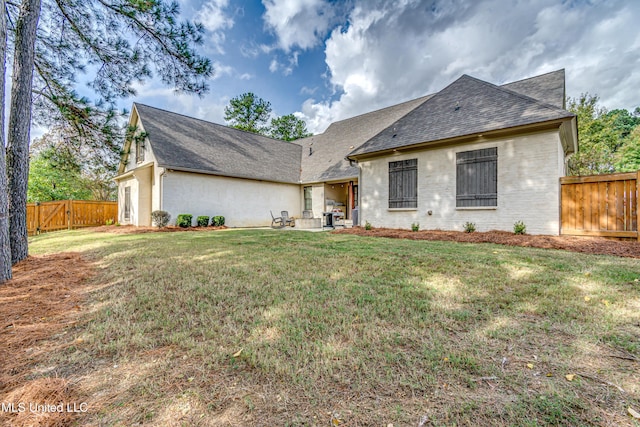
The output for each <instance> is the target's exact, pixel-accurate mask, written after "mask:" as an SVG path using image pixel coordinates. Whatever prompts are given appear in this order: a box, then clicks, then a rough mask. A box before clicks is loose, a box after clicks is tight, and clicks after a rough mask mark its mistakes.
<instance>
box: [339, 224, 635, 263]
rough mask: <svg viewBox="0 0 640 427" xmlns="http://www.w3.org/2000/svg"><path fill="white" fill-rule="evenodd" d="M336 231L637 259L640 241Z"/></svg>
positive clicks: (355, 229) (505, 233)
mask: <svg viewBox="0 0 640 427" xmlns="http://www.w3.org/2000/svg"><path fill="white" fill-rule="evenodd" d="M334 233H338V234H354V235H358V236H368V237H390V238H394V239H411V240H441V241H452V242H464V243H496V244H499V245H508V246H524V247H533V248H543V249H562V250H567V251H572V252H582V253H587V254H598V255H614V256H620V257H629V258H640V242H638V241H623V240H611V239H605V238H596V237H573V236H546V235H528V234H525V235H516V234H513V233H510V232H508V231H486V232H474V233H464V232H461V231H442V230H422V231H411V230H400V229H392V228H373V229H371V230H365V229H364V228H363V227H353V228H345V229H343V230H336V231H334Z"/></svg>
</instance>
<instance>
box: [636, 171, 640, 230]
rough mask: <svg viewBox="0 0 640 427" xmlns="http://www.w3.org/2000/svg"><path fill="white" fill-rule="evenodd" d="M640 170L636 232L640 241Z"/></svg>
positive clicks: (637, 176) (639, 172)
mask: <svg viewBox="0 0 640 427" xmlns="http://www.w3.org/2000/svg"><path fill="white" fill-rule="evenodd" d="M639 220H640V170H639V171H638V173H637V174H636V233H638V234H637V236H638V237H637V238H638V241H639V242H640V221H639Z"/></svg>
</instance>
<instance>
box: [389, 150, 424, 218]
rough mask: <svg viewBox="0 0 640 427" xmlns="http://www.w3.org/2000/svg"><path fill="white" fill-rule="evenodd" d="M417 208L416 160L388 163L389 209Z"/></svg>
mask: <svg viewBox="0 0 640 427" xmlns="http://www.w3.org/2000/svg"><path fill="white" fill-rule="evenodd" d="M417 207H418V159H410V160H401V161H398V162H389V208H417Z"/></svg>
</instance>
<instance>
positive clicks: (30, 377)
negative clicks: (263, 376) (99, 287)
mask: <svg viewBox="0 0 640 427" xmlns="http://www.w3.org/2000/svg"><path fill="white" fill-rule="evenodd" d="M94 274H95V270H94V267H93V265H92V264H91V263H90V262H89V261H87V260H85V259H84V258H83V257H82V256H81V255H80V254H78V253H72V252H67V253H59V254H53V255H40V256H30V257H28V258H27V259H25V260H24V261H21V262H20V263H18V264H16V265H15V266H14V267H13V279H12V280H9V281H7V282H5V283H3V284H2V285H0V360H2V363H1V364H0V401H1V402H4V403H5V404H6V403H8V404H11V403H13V404H14V408H13V411H11V410H9V411H6V410H5V411H0V425H11V426H67V425H71V424H73V422H74V421H73V420H74V414H73V413H72V412H68V411H67V410H66V409H67V406H66V405H67V404H69V405H73V403H76V402H78V401H80V400H79V396H78V394H77V392H76V391H75V388H74V386H73V385H72V384H71V383H69V381H68V380H67V379H65V378H60V377H59V376H58V374H57V372H56V369H55V367H47V366H46V365H42V363H46V362H45V361H46V359H47V355H48V354H49V353H50V352H52V351H58V350H60V349H62V348H65V347H68V346H70V345H72V344H73V343H74V342H75V341H73V337H70V336H68V335H66V333H67V331H69V330H70V328H72V327H73V326H74V325H75V324H76V322H77V321H78V319H79V316H80V313H81V310H82V307H83V306H84V305H85V301H86V298H87V293H88V292H89V291H90V290H91V288H92V287H95V284H92V283H91V278H92V277H94ZM20 403H22V404H23V405H25V406H23V407H20V406H19V404H20ZM61 403H62V404H63V407H64V410H63V412H57V411H56V412H48V411H42V410H38V409H37V405H53V406H58V405H60V404H61ZM30 404H32V405H33V407H31V406H30ZM33 408H36V409H35V410H33ZM5 409H6V408H5Z"/></svg>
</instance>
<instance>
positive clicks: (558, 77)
mask: <svg viewBox="0 0 640 427" xmlns="http://www.w3.org/2000/svg"><path fill="white" fill-rule="evenodd" d="M564 82H565V77H564V68H563V69H562V70H557V71H552V72H550V73H546V74H542V75H540V76H535V77H530V78H528V79H523V80H518V81H516V82H511V83H507V84H504V85H502V86H501V87H502V88H504V89H509V90H512V91H514V92H518V93H519V94H521V95H525V96H528V97H530V98H533V99H537V100H538V101H540V102H544V103H546V104H549V105H553V106H554V107H557V108H565V99H566V93H565V84H564Z"/></svg>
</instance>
